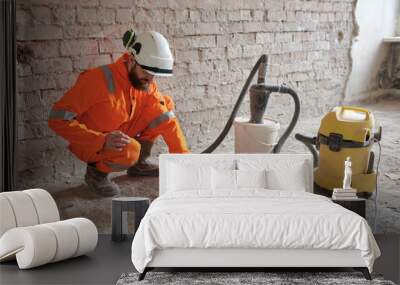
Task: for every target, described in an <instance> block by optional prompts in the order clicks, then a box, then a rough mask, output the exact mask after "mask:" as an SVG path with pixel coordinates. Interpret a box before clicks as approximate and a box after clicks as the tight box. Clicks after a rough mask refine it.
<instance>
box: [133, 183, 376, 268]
mask: <svg viewBox="0 0 400 285" xmlns="http://www.w3.org/2000/svg"><path fill="white" fill-rule="evenodd" d="M210 194H211V193H210ZM165 248H275V249H279V248H302V249H311V248H314V249H358V250H360V251H361V255H362V258H363V259H364V260H365V264H366V266H367V267H368V268H369V270H370V271H372V266H373V263H374V260H375V259H376V258H377V257H379V255H380V251H379V248H378V246H377V244H376V241H375V239H374V237H373V235H372V232H371V229H370V227H369V226H368V224H367V222H366V220H365V219H363V218H362V217H360V216H359V215H357V214H355V213H353V212H351V211H349V210H346V209H344V208H342V207H341V206H339V205H337V204H335V203H333V202H331V201H330V200H329V199H328V198H326V197H323V196H320V195H315V194H311V193H306V192H298V191H297V192H296V191H276V190H275V191H272V190H271V191H269V190H265V189H264V190H257V189H253V190H250V189H249V190H248V191H245V190H241V191H235V192H226V193H223V192H222V193H220V194H219V196H218V197H216V196H215V193H213V194H212V195H207V193H204V192H203V193H202V194H201V195H199V193H198V192H196V191H184V192H178V193H177V192H172V193H166V194H164V195H162V196H161V197H159V198H157V199H156V200H154V202H153V203H152V204H151V206H150V208H149V210H148V212H147V213H146V215H145V217H144V218H143V220H142V222H141V223H140V226H139V228H138V231H137V233H136V235H135V237H134V240H133V243H132V262H133V264H134V266H135V268H136V269H137V270H138V271H139V272H143V270H144V268H145V267H146V265H147V264H148V263H149V262H150V261H151V260H152V257H153V252H154V250H155V249H165Z"/></svg>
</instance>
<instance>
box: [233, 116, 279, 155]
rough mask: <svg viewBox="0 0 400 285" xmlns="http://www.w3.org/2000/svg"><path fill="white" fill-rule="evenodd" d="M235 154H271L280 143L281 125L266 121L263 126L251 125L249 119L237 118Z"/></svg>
mask: <svg viewBox="0 0 400 285" xmlns="http://www.w3.org/2000/svg"><path fill="white" fill-rule="evenodd" d="M233 125H234V130H235V153H270V152H271V151H272V149H273V148H274V146H275V145H276V143H277V142H278V135H279V134H278V132H279V129H280V125H279V123H278V122H277V121H274V120H270V119H264V122H263V124H251V123H249V118H240V117H239V118H236V119H235V121H234V123H233Z"/></svg>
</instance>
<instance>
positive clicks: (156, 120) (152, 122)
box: [148, 111, 175, 129]
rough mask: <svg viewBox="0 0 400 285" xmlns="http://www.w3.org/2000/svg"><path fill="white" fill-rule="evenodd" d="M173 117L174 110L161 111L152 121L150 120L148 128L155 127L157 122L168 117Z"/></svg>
mask: <svg viewBox="0 0 400 285" xmlns="http://www.w3.org/2000/svg"><path fill="white" fill-rule="evenodd" d="M172 118H175V114H174V112H172V111H170V112H165V113H162V114H161V115H160V116H158V117H157V118H155V119H154V120H153V121H151V122H150V124H149V125H148V128H149V129H153V128H155V127H157V126H158V125H159V124H161V123H163V122H165V121H168V120H169V119H172Z"/></svg>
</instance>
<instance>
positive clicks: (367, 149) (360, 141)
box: [295, 106, 382, 196]
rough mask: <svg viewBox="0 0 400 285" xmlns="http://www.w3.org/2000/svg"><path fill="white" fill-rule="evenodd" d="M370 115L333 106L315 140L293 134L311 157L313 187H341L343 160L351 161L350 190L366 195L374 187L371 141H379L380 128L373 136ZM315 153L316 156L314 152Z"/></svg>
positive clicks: (360, 110) (323, 120)
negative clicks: (348, 159) (353, 189)
mask: <svg viewBox="0 0 400 285" xmlns="http://www.w3.org/2000/svg"><path fill="white" fill-rule="evenodd" d="M374 129H375V121H374V116H373V114H372V113H371V112H370V111H369V110H367V109H364V108H359V107H352V106H341V107H335V108H334V109H333V110H332V111H331V112H329V113H328V114H326V115H325V117H324V118H323V119H322V121H321V126H320V128H319V131H318V136H317V137H312V138H311V137H306V136H303V135H301V134H296V135H295V137H296V139H297V140H299V141H301V142H303V143H304V144H305V145H306V146H307V148H308V149H309V150H310V151H311V152H312V154H313V156H314V166H315V167H316V168H315V171H314V182H315V186H316V188H321V189H323V190H328V191H333V188H342V181H343V175H344V161H345V160H346V157H348V156H349V157H351V160H352V171H353V175H352V187H353V188H355V189H357V192H358V193H364V195H365V196H370V195H371V193H372V192H374V191H375V188H376V179H377V175H376V172H375V171H374V169H373V166H374V157H375V156H374V152H372V150H371V149H372V146H373V144H374V142H377V141H380V140H381V134H382V128H381V127H379V130H378V132H376V133H373V131H374ZM313 145H315V147H316V149H317V150H319V157H318V153H317V151H316V149H315V148H314V146H313Z"/></svg>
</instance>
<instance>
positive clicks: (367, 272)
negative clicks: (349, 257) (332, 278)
mask: <svg viewBox="0 0 400 285" xmlns="http://www.w3.org/2000/svg"><path fill="white" fill-rule="evenodd" d="M354 269H355V270H357V271H361V272H362V274H363V275H364V277H365V279H367V280H372V278H371V274H369V270H368V268H367V267H355V268H354Z"/></svg>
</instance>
